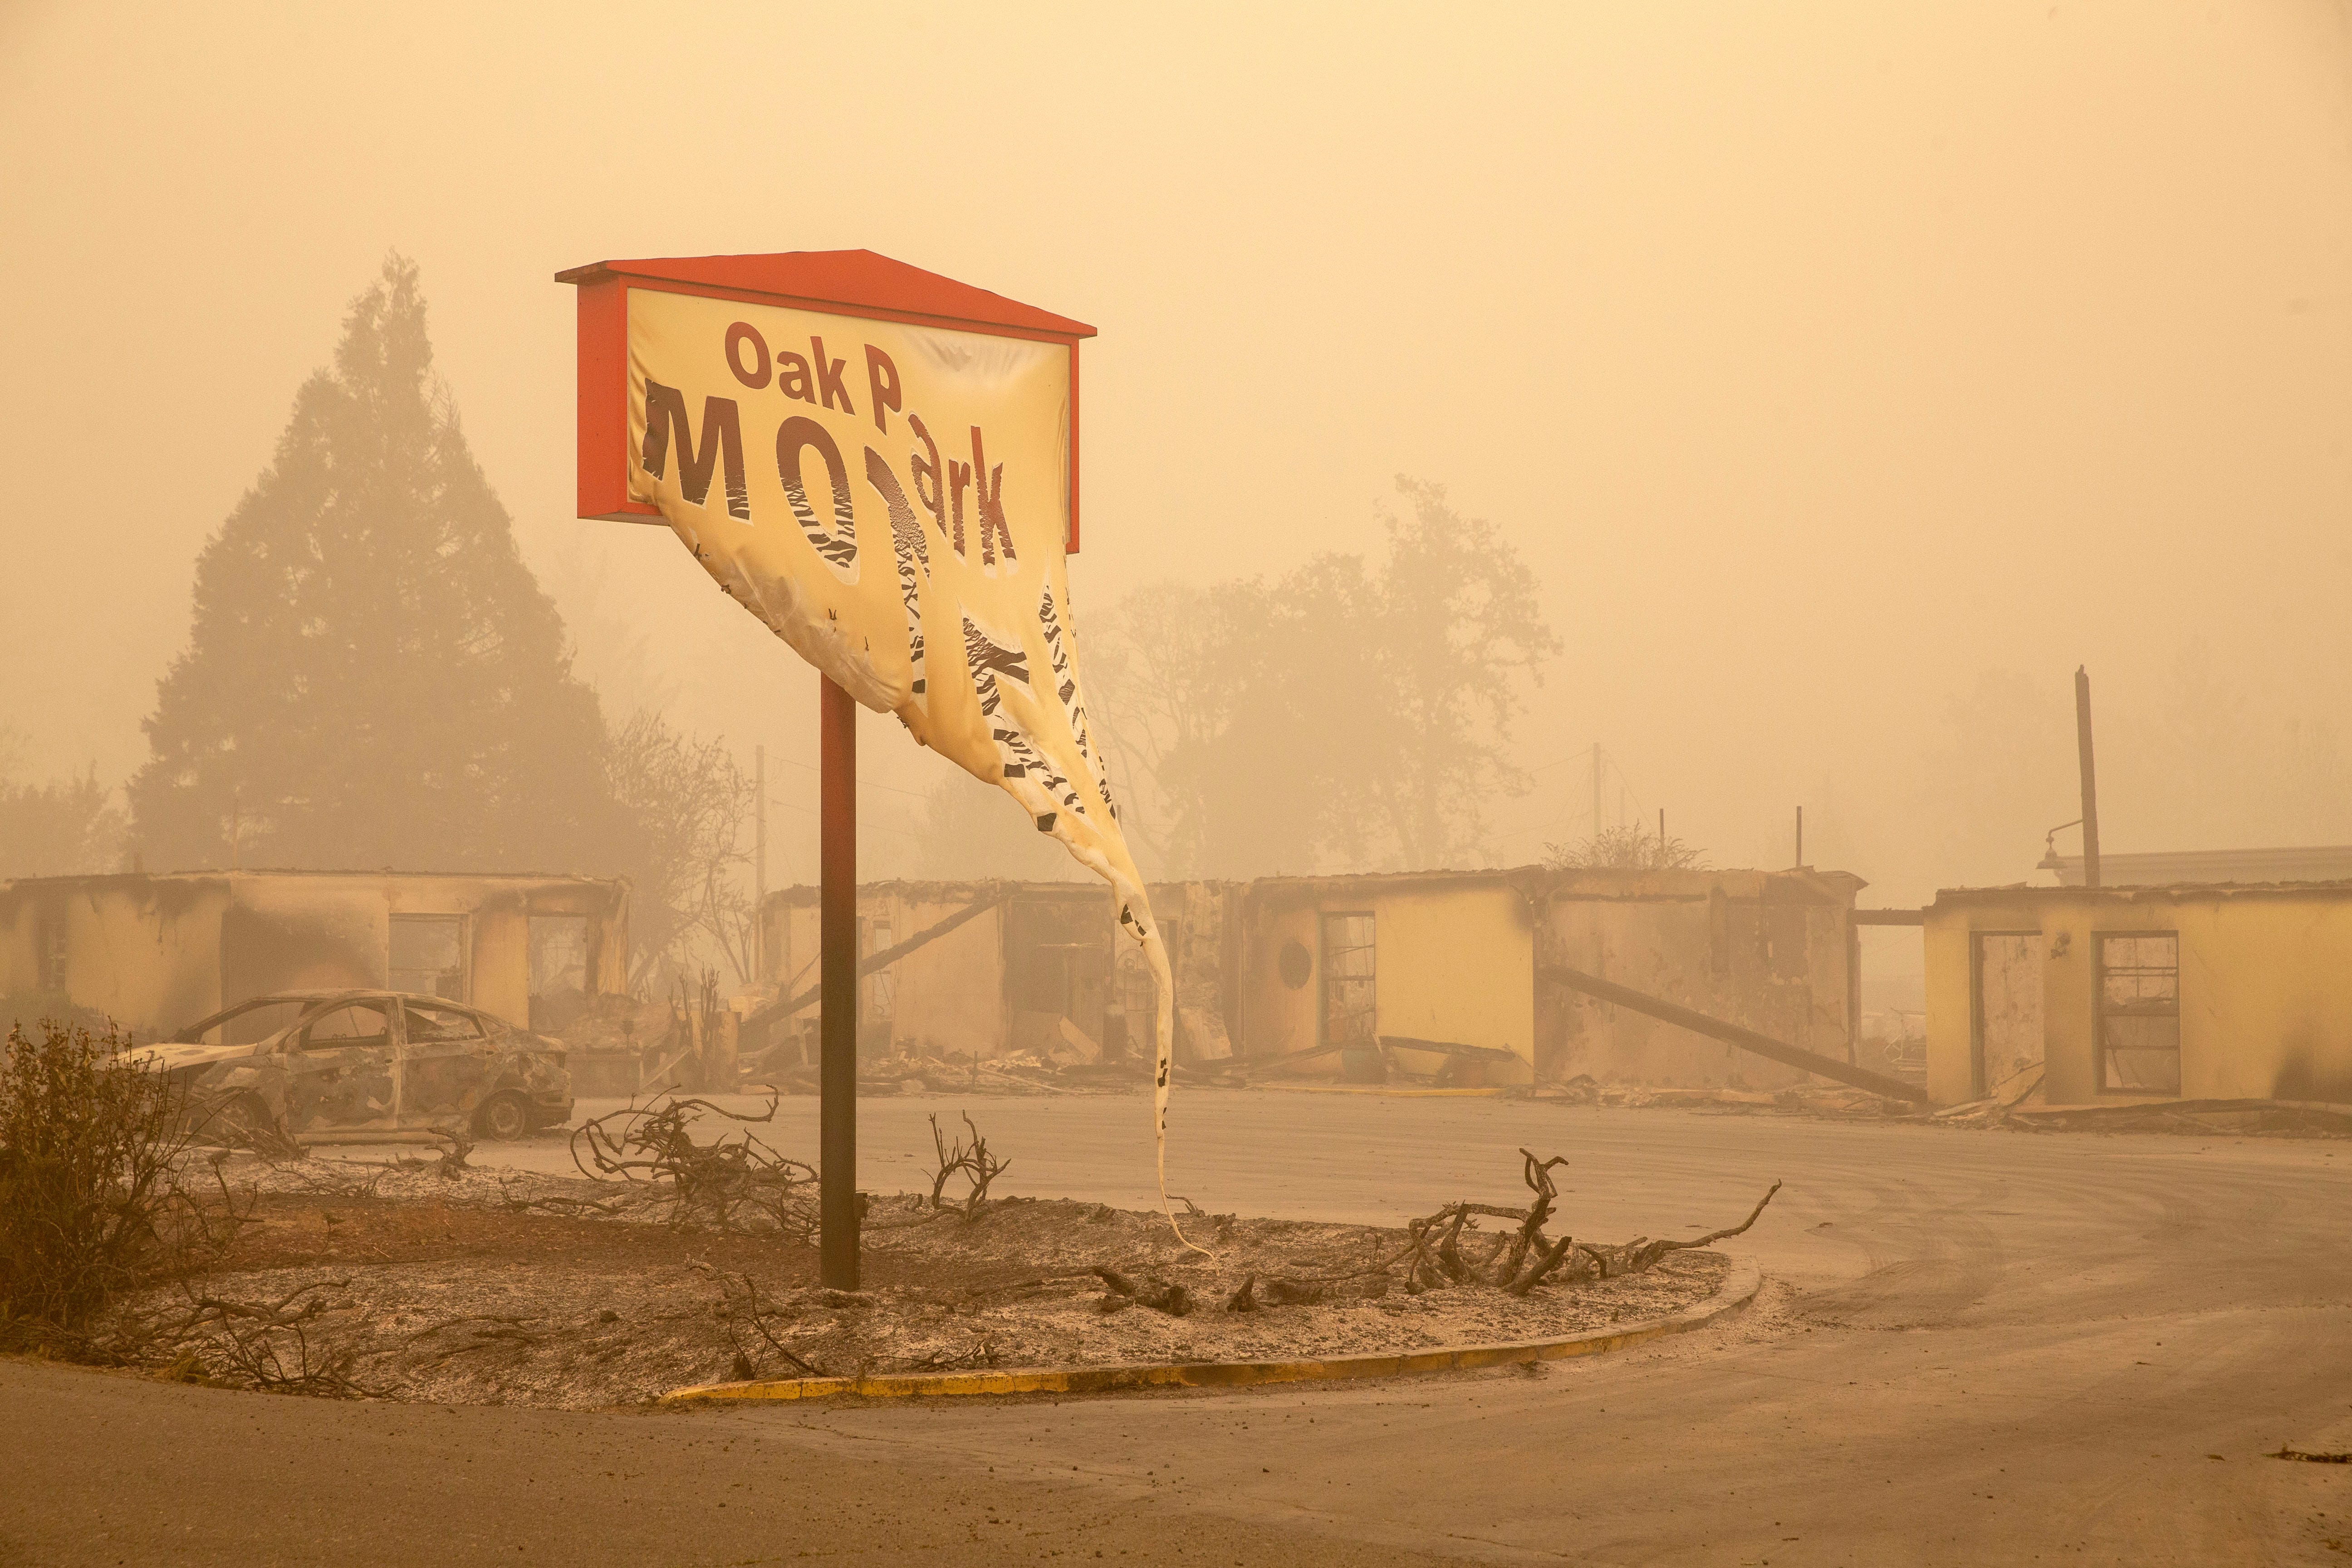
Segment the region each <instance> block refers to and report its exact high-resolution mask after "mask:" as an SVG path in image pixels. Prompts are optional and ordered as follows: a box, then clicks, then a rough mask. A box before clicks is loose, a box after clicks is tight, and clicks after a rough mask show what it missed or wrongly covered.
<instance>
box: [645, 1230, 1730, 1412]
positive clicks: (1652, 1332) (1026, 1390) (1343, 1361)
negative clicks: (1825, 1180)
mask: <svg viewBox="0 0 2352 1568" xmlns="http://www.w3.org/2000/svg"><path fill="white" fill-rule="evenodd" d="M1763 1280H1764V1274H1763V1270H1762V1269H1761V1268H1759V1267H1758V1266H1757V1263H1756V1260H1755V1259H1754V1258H1747V1257H1735V1258H1733V1259H1732V1260H1731V1272H1730V1274H1729V1275H1728V1276H1727V1277H1726V1279H1724V1282H1723V1288H1722V1289H1719V1290H1717V1292H1716V1293H1715V1294H1714V1295H1712V1296H1709V1297H1708V1298H1707V1299H1706V1300H1704V1301H1699V1302H1695V1303H1694V1304H1692V1305H1691V1306H1688V1307H1685V1308H1684V1309H1683V1310H1681V1311H1679V1312H1675V1313H1672V1314H1670V1315H1669V1316H1666V1317H1663V1318H1649V1319H1644V1320H1643V1321H1641V1322H1638V1323H1634V1324H1632V1325H1630V1326H1628V1327H1626V1328H1622V1329H1595V1330H1591V1331H1588V1332H1585V1333H1581V1334H1572V1335H1570V1337H1569V1338H1567V1339H1564V1340H1528V1341H1524V1342H1519V1343H1515V1344H1499V1345H1457V1346H1454V1347H1453V1348H1451V1349H1447V1350H1433V1351H1406V1352H1402V1353H1399V1354H1394V1355H1358V1356H1336V1357H1333V1358H1331V1359H1329V1360H1324V1361H1225V1362H1182V1363H1171V1364H1165V1365H1160V1364H1153V1363H1133V1362H1130V1363H1126V1364H1124V1365H1118V1366H1075V1367H1028V1368H1023V1369H1019V1370H1008V1371H1003V1372H927V1373H886V1374H883V1375H880V1376H876V1377H796V1378H770V1379H761V1380H756V1381H753V1382H750V1383H707V1384H698V1385H696V1386H694V1387H692V1388H679V1389H673V1390H672V1391H671V1392H669V1393H667V1394H664V1395H662V1401H661V1402H662V1403H663V1404H665V1405H688V1404H701V1403H705V1402H708V1401H712V1400H721V1399H824V1398H827V1397H829V1396H831V1395H834V1394H863V1395H864V1396H866V1397H867V1398H869V1399H901V1398H908V1397H911V1396H916V1395H943V1394H1107V1393H1110V1392H1112V1391H1113V1390H1116V1389H1122V1388H1245V1387H1249V1386H1252V1385H1255V1384H1267V1383H1310V1382H1323V1381H1328V1380H1334V1379H1339V1378H1346V1377H1399V1376H1402V1375H1404V1374H1406V1373H1423V1372H1465V1371H1468V1370H1470V1369H1472V1368H1475V1367H1482V1366H1514V1365H1524V1364H1526V1363H1530V1362H1539V1361H1564V1360H1566V1359H1568V1358H1569V1357H1570V1356H1586V1355H1601V1354H1604V1353H1605V1352H1610V1351H1618V1350H1624V1349H1626V1348H1627V1347H1629V1346H1632V1345H1638V1344H1640V1343H1642V1342H1643V1341H1645V1340H1654V1339H1660V1338H1663V1337H1664V1336H1665V1335H1667V1334H1680V1333H1687V1332H1689V1331H1691V1330H1693V1329H1697V1328H1704V1327H1705V1326H1706V1325H1707V1324H1708V1323H1711V1322H1713V1321H1716V1320H1717V1318H1721V1317H1724V1316H1726V1315H1727V1314H1728V1313H1731V1312H1736V1311H1738V1310H1739V1309H1740V1308H1742V1307H1745V1306H1746V1305H1748V1302H1749V1301H1751V1300H1755V1297H1756V1291H1757V1288H1758V1287H1759V1285H1761V1284H1762V1283H1763Z"/></svg>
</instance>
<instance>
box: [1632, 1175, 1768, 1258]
mask: <svg viewBox="0 0 2352 1568" xmlns="http://www.w3.org/2000/svg"><path fill="white" fill-rule="evenodd" d="M1779 1191H1780V1183H1778V1182H1775V1183H1773V1184H1771V1185H1770V1186H1769V1187H1767V1188H1765V1189H1764V1195H1763V1196H1762V1197H1760V1198H1758V1199H1757V1200H1756V1206H1755V1207H1754V1208H1752V1209H1750V1210H1748V1217H1747V1218H1746V1219H1744V1220H1741V1221H1740V1222H1739V1223H1738V1225H1735V1226H1726V1227H1725V1228H1724V1229H1722V1230H1711V1231H1709V1232H1707V1233H1706V1235H1705V1236H1702V1237H1696V1238H1694V1239H1692V1240H1690V1241H1673V1240H1666V1239H1660V1240H1657V1241H1651V1240H1648V1239H1646V1238H1643V1237H1636V1238H1635V1239H1633V1241H1630V1242H1628V1243H1626V1244H1625V1245H1624V1246H1623V1247H1618V1248H1615V1249H1614V1254H1615V1255H1614V1256H1613V1257H1612V1258H1611V1259H1610V1260H1609V1264H1608V1266H1607V1267H1606V1268H1603V1269H1602V1272H1601V1277H1602V1278H1603V1279H1615V1278H1616V1277H1617V1276H1619V1275H1622V1274H1640V1273H1643V1272H1644V1271H1646V1270H1647V1269H1649V1268H1651V1267H1652V1266H1653V1265H1654V1264H1655V1263H1656V1262H1657V1261H1658V1259H1660V1258H1664V1257H1665V1256H1666V1254H1668V1253H1670V1252H1681V1251H1685V1250H1686V1249H1688V1248H1691V1247H1710V1246H1713V1245H1714V1244H1715V1243H1717V1242H1718V1241H1722V1240H1724V1239H1725V1238H1726V1237H1734V1236H1738V1235H1740V1234H1742V1233H1744V1232H1745V1231H1746V1230H1747V1229H1748V1226H1751V1225H1754V1224H1755V1223H1756V1220H1757V1217H1758V1216H1759V1215H1761V1214H1762V1213H1763V1212H1764V1205H1766V1204H1769V1203H1770V1202H1771V1201H1772V1194H1774V1193H1777V1192H1779ZM1587 1250H1588V1251H1589V1250H1591V1249H1590V1248H1587Z"/></svg>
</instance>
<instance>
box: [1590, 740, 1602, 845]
mask: <svg viewBox="0 0 2352 1568" xmlns="http://www.w3.org/2000/svg"><path fill="white" fill-rule="evenodd" d="M1592 838H1593V842H1594V843H1595V844H1596V845H1597V844H1598V843H1599V842H1600V839H1601V742H1598V741H1595V742H1592Z"/></svg>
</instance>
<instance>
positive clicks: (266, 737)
mask: <svg viewBox="0 0 2352 1568" xmlns="http://www.w3.org/2000/svg"><path fill="white" fill-rule="evenodd" d="M432 363H433V351H432V347H431V345H430V343H429V342H428V341H427V339H426V335H425V301H424V299H423V297H422V296H421V295H420V293H419V292H418V289H417V276H416V268H415V264H414V263H412V262H410V261H407V260H405V259H404V258H399V257H394V258H391V259H389V260H387V261H386V262H385V264H384V267H383V274H382V276H381V277H380V278H379V279H377V280H376V282H375V284H374V286H373V287H372V288H370V289H368V290H367V291H366V292H365V293H363V294H362V295H361V296H360V297H359V298H358V299H357V300H354V301H353V302H352V308H351V311H350V314H349V315H348V316H347V317H346V318H345V321H344V326H343V337H342V342H341V344H340V345H339V346H338V348H337V349H336V351H335V360H334V364H333V366H332V367H331V369H327V370H322V371H320V372H319V373H318V374H315V375H313V376H312V377H311V378H310V380H309V381H308V382H307V383H305V384H304V385H303V386H302V389H301V391H300V392H299V394H298V395H296V398H295V402H294V412H293V416H292V418H291V419H290V420H289V423H288V425H287V427H286V432H285V434H284V435H283V436H282V437H280V438H279V440H278V452H277V455H276V458H274V460H273V461H272V462H271V464H270V466H269V468H268V469H267V470H265V471H264V472H263V474H262V475H261V477H260V479H258V480H257V482H256V483H255V485H254V487H253V489H251V490H249V491H247V494H246V496H245V498H244V500H241V501H239V502H238V504H237V506H236V510H234V511H233V512H231V513H230V515H229V518H228V521H226V523H225V524H224V525H223V526H222V528H221V531H219V533H218V534H216V535H215V536H214V538H213V539H212V540H211V542H209V543H208V544H207V545H206V546H205V550H204V552H203V554H202V555H201V556H200V557H199V558H198V560H197V563H196V586H195V615H194V631H193V634H192V637H191V639H190V643H189V647H188V650H187V652H186V653H184V654H183V655H182V656H181V657H180V658H178V659H177V660H176V661H174V662H173V665H172V668H171V669H170V671H169V673H167V674H166V675H165V676H164V678H163V681H162V683H161V687H160V689H159V692H158V695H157V701H156V706H155V712H154V715H153V717H152V718H151V719H149V720H148V721H147V722H146V726H145V728H146V731H147V735H148V739H149V742H150V746H151V749H152V755H151V760H150V761H149V762H148V763H147V764H146V766H145V767H143V768H142V769H141V771H140V772H139V773H138V775H137V777H135V778H134V779H133V780H132V781H131V786H130V792H129V793H130V798H131V812H132V816H133V822H134V842H135V843H136V844H137V845H138V846H139V847H140V848H141V849H142V851H143V854H144V858H145V860H146V863H147V864H148V865H149V866H150V867H152V868H166V867H174V866H178V867H193V866H224V865H238V864H242V865H247V866H257V865H267V866H281V867H311V868H320V867H374V866H397V867H400V868H404V869H481V870H492V869H495V870H524V869H565V870H583V871H587V870H596V871H606V872H610V871H615V870H621V869H624V868H626V867H628V866H629V865H630V864H631V862H632V860H633V859H634V858H635V845H634V844H633V842H632V841H633V840H634V839H635V837H637V835H636V833H635V827H634V825H632V824H631V823H630V822H629V821H628V820H627V818H626V816H625V813H623V812H621V811H620V810H619V809H618V808H617V806H616V805H614V798H613V791H612V789H611V787H610V786H609V784H608V782H607V778H606V772H605V765H604V724H603V721H602V719H601V717H600V715H599V712H598V709H597V702H596V698H595V694H594V693H593V691H591V690H590V689H588V688H587V687H586V686H585V685H583V683H582V682H580V681H579V680H578V679H574V678H573V675H572V669H571V663H570V658H569V655H568V652H567V649H566V647H565V642H564V633H563V625H562V619H561V618H560V617H559V616H558V615H557V613H556V610H555V606H554V605H553V603H552V602H551V601H550V600H549V599H548V597H547V596H546V595H544V594H543V593H541V591H540V588H539V585H538V584H537V583H536V582H535V581H534V580H533V579H532V577H531V574H530V570H529V569H528V568H527V567H525V565H524V564H523V562H522V558H521V556H520V554H519V553H518V552H517V551H516V548H515V541H514V534H513V530H512V527H511V524H510V522H509V519H508V516H507V513H506V510H505V508H504V507H502V506H501V505H500V504H499V500H498V497H497V496H496V495H495V494H494V493H492V491H491V489H490V486H489V482H488V479H486V478H485V477H484V476H483V473H482V471H481V469H480V468H479V467H478V466H477V465H476V463H475V461H474V458H473V454H472V453H471V451H470V450H468V448H467V442H466V437H465V432H464V430H463V429H462V428H461V426H460V425H459V423H458V419H457V412H456V410H455V408H454V407H453V406H452V405H451V404H450V400H449V397H448V395H447V393H446V390H445V389H443V388H442V387H441V386H440V384H438V383H437V381H436V378H435V377H434V376H433V374H432Z"/></svg>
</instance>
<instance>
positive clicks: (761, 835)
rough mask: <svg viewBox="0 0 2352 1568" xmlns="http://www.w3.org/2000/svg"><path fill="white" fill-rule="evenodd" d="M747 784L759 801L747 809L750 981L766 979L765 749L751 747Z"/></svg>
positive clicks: (766, 849) (766, 788) (766, 815)
mask: <svg viewBox="0 0 2352 1568" xmlns="http://www.w3.org/2000/svg"><path fill="white" fill-rule="evenodd" d="M751 787H752V788H753V789H755V790H757V791H758V792H759V804H758V805H756V806H754V807H753V808H752V811H751V824H752V826H751V838H752V843H753V845H754V846H755V847H754V848H753V849H752V852H751V984H754V985H757V984H760V983H761V982H762V981H764V980H766V979H767V978H768V748H767V747H765V746H754V747H752V748H751Z"/></svg>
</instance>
